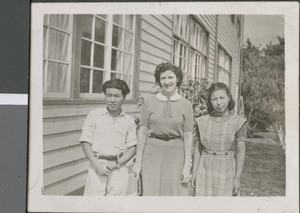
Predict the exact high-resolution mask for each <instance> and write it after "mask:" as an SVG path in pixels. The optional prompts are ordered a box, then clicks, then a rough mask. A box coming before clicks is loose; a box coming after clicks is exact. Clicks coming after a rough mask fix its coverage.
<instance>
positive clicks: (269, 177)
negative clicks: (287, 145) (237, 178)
mask: <svg viewBox="0 0 300 213" xmlns="http://www.w3.org/2000/svg"><path fill="white" fill-rule="evenodd" d="M259 135H260V136H262V137H258V138H252V139H247V142H246V159H245V165H244V170H243V174H242V177H241V182H242V187H241V194H240V195H241V196H285V151H284V150H283V149H282V147H281V146H280V145H279V142H278V141H277V138H276V135H275V134H274V133H270V132H268V133H260V134H259Z"/></svg>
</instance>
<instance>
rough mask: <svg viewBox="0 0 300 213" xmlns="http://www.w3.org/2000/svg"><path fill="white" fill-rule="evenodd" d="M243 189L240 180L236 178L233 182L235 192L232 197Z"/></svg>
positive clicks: (233, 191)
mask: <svg viewBox="0 0 300 213" xmlns="http://www.w3.org/2000/svg"><path fill="white" fill-rule="evenodd" d="M240 188H241V181H240V179H239V178H234V180H233V190H232V195H237V194H238V192H239V190H240Z"/></svg>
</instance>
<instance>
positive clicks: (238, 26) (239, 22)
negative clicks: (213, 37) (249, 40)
mask: <svg viewBox="0 0 300 213" xmlns="http://www.w3.org/2000/svg"><path fill="white" fill-rule="evenodd" d="M236 29H237V36H238V39H240V37H241V21H240V20H239V19H238V20H237V25H236Z"/></svg>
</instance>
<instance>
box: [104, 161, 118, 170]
mask: <svg viewBox="0 0 300 213" xmlns="http://www.w3.org/2000/svg"><path fill="white" fill-rule="evenodd" d="M106 166H107V167H108V169H109V170H110V171H112V170H115V169H116V168H117V163H116V162H115V161H108V162H107V163H106Z"/></svg>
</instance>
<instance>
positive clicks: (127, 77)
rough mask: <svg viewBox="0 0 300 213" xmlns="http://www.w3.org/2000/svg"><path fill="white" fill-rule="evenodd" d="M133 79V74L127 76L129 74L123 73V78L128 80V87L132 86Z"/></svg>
mask: <svg viewBox="0 0 300 213" xmlns="http://www.w3.org/2000/svg"><path fill="white" fill-rule="evenodd" d="M131 79H132V77H131V76H127V75H123V76H122V80H124V81H126V83H127V85H128V87H130V86H131Z"/></svg>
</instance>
